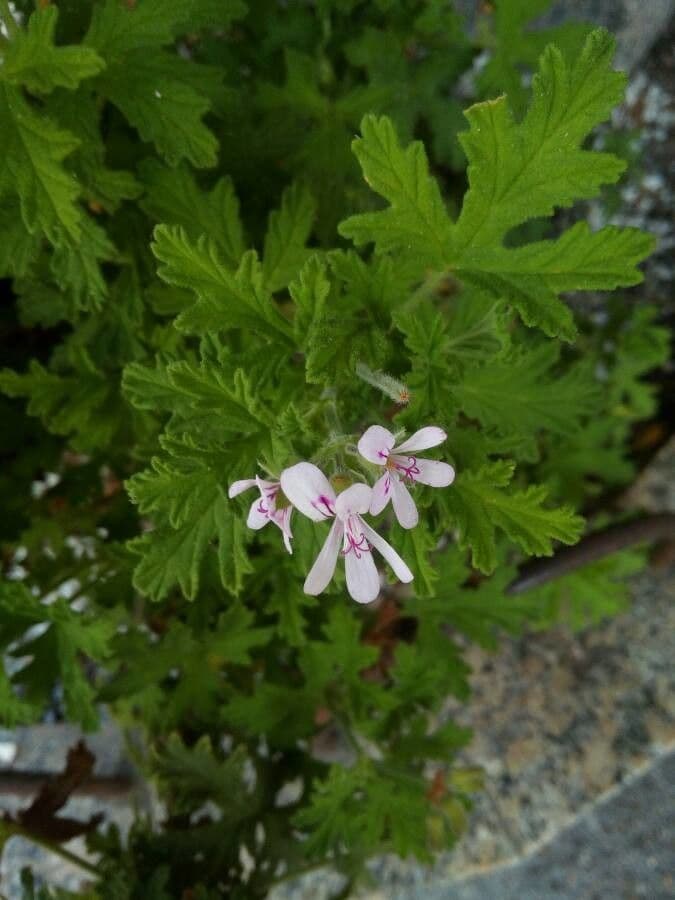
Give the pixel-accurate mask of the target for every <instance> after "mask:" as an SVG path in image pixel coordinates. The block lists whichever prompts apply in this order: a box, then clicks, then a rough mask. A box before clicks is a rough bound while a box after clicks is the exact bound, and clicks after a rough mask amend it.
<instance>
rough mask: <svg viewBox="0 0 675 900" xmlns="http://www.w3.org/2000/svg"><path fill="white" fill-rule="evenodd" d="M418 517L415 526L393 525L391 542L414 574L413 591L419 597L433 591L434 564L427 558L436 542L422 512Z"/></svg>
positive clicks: (436, 574) (434, 581)
mask: <svg viewBox="0 0 675 900" xmlns="http://www.w3.org/2000/svg"><path fill="white" fill-rule="evenodd" d="M420 518H421V519H422V521H420V522H419V523H418V524H417V526H416V527H415V528H410V529H406V528H401V527H400V526H399V525H395V526H394V528H393V529H392V535H391V543H392V544H393V545H394V547H396V550H397V552H398V553H399V554H400V555H401V556H402V557H403V559H404V560H405V561H406V562H407V564H408V565H409V566H410V568H411V570H412V572H413V574H414V576H415V593H416V594H417V596H419V597H424V596H429V595H430V594H433V593H434V585H435V584H436V581H437V579H438V572H437V570H436V567H435V564H434V563H433V562H432V561H431V560H430V559H429V555H430V554H431V553H432V551H433V550H434V549H435V547H436V544H437V543H438V542H437V540H436V539H435V538H434V536H433V534H432V533H431V531H430V529H429V527H428V526H427V525H425V522H424V520H423V514H421V515H420Z"/></svg>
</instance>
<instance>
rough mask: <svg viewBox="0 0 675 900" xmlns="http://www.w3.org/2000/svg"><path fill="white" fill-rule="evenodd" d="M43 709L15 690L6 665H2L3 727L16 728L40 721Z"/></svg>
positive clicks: (0, 707) (0, 704)
mask: <svg viewBox="0 0 675 900" xmlns="http://www.w3.org/2000/svg"><path fill="white" fill-rule="evenodd" d="M42 712H43V710H42V709H41V708H40V707H39V706H34V705H33V704H31V703H27V702H26V701H25V700H24V699H23V698H22V697H21V695H20V694H19V693H17V692H16V691H15V690H14V687H13V685H12V682H11V681H10V679H9V677H8V675H7V672H6V671H5V668H4V666H2V667H0V722H1V723H2V727H3V728H16V727H17V725H27V724H29V723H32V722H36V721H39V719H40V717H41V714H42Z"/></svg>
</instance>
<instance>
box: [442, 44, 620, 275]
mask: <svg viewBox="0 0 675 900" xmlns="http://www.w3.org/2000/svg"><path fill="white" fill-rule="evenodd" d="M613 54H614V40H613V38H612V37H611V36H610V35H609V34H608V33H607V32H606V31H603V30H601V29H598V30H597V31H594V32H593V33H592V34H591V35H590V36H589V37H588V40H587V41H586V44H585V46H584V49H583V52H582V53H581V54H580V55H579V57H578V58H577V59H576V61H575V63H574V65H573V66H570V65H568V64H567V63H566V61H565V59H564V58H563V56H562V54H561V53H560V51H559V50H558V49H557V48H556V47H554V46H548V47H547V48H546V50H545V51H544V54H543V56H542V58H541V61H540V64H539V72H538V74H537V75H535V78H534V81H533V85H532V95H533V99H532V103H531V105H530V107H529V109H528V111H527V114H526V115H525V118H524V119H523V121H522V122H521V123H517V122H516V121H515V120H514V118H513V116H512V114H511V112H510V110H509V106H508V102H507V99H506V98H505V97H500V98H499V99H497V100H491V101H488V102H487V103H478V104H476V105H475V106H472V107H471V108H470V109H469V110H468V111H467V112H466V117H467V119H468V120H469V124H470V126H471V127H470V130H469V131H468V132H465V133H464V134H463V135H461V136H460V137H461V140H462V144H463V146H464V149H465V151H466V154H467V157H468V159H469V191H468V193H467V195H466V197H465V198H464V204H463V206H462V212H461V215H460V217H459V219H458V221H457V224H456V227H455V229H454V234H453V237H454V245H455V247H456V252H459V257H460V259H461V258H462V256H463V255H464V254H465V253H466V252H467V251H468V250H469V248H473V249H475V248H478V247H485V248H487V247H494V246H495V245H498V244H499V243H500V242H501V240H502V238H503V237H504V235H505V234H506V233H507V231H509V230H510V229H511V228H514V227H515V226H516V225H519V224H520V223H522V222H525V221H527V220H528V219H533V218H536V217H539V216H550V215H551V214H552V213H553V212H554V210H555V209H556V207H565V206H570V205H571V204H572V203H574V202H576V201H577V200H581V199H585V198H588V197H593V196H595V195H596V194H597V193H598V191H599V189H600V186H601V185H602V184H607V183H610V184H611V183H613V182H614V181H616V180H617V178H618V177H619V175H620V174H621V172H622V171H623V170H624V168H625V164H624V163H623V161H622V160H620V159H618V158H617V157H615V156H611V155H610V154H607V153H597V152H594V151H590V150H581V149H580V147H581V144H582V143H583V141H584V140H585V138H586V137H587V136H588V134H589V132H590V131H591V129H592V128H593V127H594V126H595V125H597V124H599V123H600V122H602V121H604V120H605V119H607V118H608V116H609V114H610V112H611V110H612V108H613V107H614V106H615V105H616V104H617V103H619V101H620V100H621V98H622V96H623V90H624V86H625V83H626V78H625V76H624V75H623V74H622V73H620V72H615V71H614V70H613V69H612V68H611V61H612V57H613Z"/></svg>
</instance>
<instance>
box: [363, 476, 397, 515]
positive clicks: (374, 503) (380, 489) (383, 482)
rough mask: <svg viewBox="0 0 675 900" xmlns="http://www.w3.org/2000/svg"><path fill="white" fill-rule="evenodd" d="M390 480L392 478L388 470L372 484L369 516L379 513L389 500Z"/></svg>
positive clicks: (390, 491)
mask: <svg viewBox="0 0 675 900" xmlns="http://www.w3.org/2000/svg"><path fill="white" fill-rule="evenodd" d="M392 481H393V479H392V477H391V475H390V474H389V472H385V473H384V475H383V476H382V477H381V478H378V479H377V481H376V482H375V484H374V485H373V496H372V498H371V500H370V510H369V512H370V514H371V516H377V515H379V514H380V513H381V512H382V510H383V509H384V508H385V506H386V505H387V503H389V501H390V500H391V493H392Z"/></svg>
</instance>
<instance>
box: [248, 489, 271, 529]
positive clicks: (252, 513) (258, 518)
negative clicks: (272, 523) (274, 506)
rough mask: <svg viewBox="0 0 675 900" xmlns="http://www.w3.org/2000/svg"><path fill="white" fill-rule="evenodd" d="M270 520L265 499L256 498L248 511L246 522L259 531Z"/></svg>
mask: <svg viewBox="0 0 675 900" xmlns="http://www.w3.org/2000/svg"><path fill="white" fill-rule="evenodd" d="M269 520H270V517H269V514H268V512H267V507H266V506H265V501H264V500H262V499H261V498H260V497H258V499H257V500H254V501H253V503H252V504H251V508H250V509H249V511H248V518H247V519H246V524H247V525H248V527H249V528H253V529H254V530H255V531H259V530H260V529H261V528H264V527H265V525H267V523H268V522H269Z"/></svg>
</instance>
